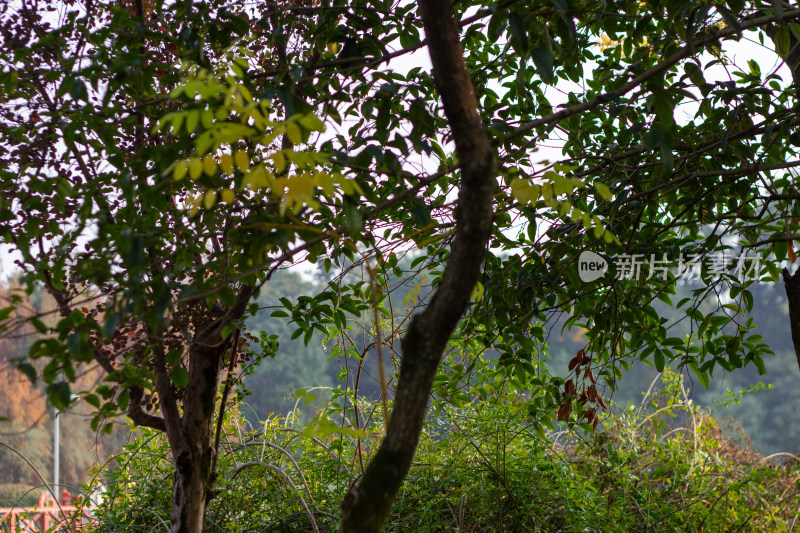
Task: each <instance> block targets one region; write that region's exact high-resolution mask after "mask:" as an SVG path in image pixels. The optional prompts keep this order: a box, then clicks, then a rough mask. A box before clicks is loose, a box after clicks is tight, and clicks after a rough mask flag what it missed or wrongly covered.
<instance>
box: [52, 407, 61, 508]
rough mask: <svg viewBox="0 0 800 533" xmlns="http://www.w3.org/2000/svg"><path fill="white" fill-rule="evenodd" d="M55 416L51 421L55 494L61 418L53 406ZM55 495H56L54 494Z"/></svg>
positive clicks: (57, 481)
mask: <svg viewBox="0 0 800 533" xmlns="http://www.w3.org/2000/svg"><path fill="white" fill-rule="evenodd" d="M54 409H55V412H56V416H55V421H54V422H53V494H54V495H56V494H58V493H59V491H58V486H59V485H60V484H61V483H60V481H61V480H60V479H59V469H60V466H61V464H60V461H59V455H60V451H61V450H60V447H59V442H58V441H59V433H60V427H59V426H60V424H59V419H60V418H61V412H60V411H59V410H58V409H57V408H55V407H54ZM54 497H56V496H54Z"/></svg>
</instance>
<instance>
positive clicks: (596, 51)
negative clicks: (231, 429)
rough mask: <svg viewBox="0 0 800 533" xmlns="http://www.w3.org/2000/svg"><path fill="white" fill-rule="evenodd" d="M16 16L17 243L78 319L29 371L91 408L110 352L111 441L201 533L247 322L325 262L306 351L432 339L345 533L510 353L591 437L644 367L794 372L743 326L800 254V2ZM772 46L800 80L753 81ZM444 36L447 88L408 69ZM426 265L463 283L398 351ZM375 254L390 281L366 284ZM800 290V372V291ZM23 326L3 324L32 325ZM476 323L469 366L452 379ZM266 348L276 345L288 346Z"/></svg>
mask: <svg viewBox="0 0 800 533" xmlns="http://www.w3.org/2000/svg"><path fill="white" fill-rule="evenodd" d="M0 16H1V17H2V20H3V24H2V29H1V30H0V32H1V35H2V43H0V65H1V66H0V91H2V92H0V139H2V142H0V157H2V159H3V160H4V161H5V162H6V165H5V167H4V168H3V169H2V170H0V222H2V226H0V243H2V244H3V245H6V246H10V247H12V248H13V249H14V251H15V253H16V254H17V257H18V261H17V264H18V266H19V268H20V270H21V271H22V272H23V274H24V276H25V278H24V279H25V282H26V283H27V287H28V290H29V291H33V290H34V289H35V288H36V287H44V289H45V290H47V291H48V292H49V293H50V294H51V295H52V297H53V298H54V299H55V301H56V303H57V306H58V311H59V313H60V320H59V321H58V323H57V324H56V325H55V326H54V327H52V328H50V327H48V326H46V325H45V323H44V322H42V320H41V317H33V316H28V317H23V318H24V319H25V320H30V321H31V323H32V324H33V325H34V326H35V327H36V328H37V329H38V330H39V332H40V333H41V334H43V337H42V338H40V339H38V340H36V341H35V342H34V343H33V344H32V346H31V349H30V353H29V359H26V360H20V361H19V367H20V369H21V370H22V371H23V372H25V373H26V374H28V375H29V376H30V377H31V378H36V377H41V378H42V379H43V380H44V382H45V383H46V384H47V390H48V397H49V400H50V401H51V403H53V404H54V405H55V406H56V407H59V408H62V407H65V406H66V405H68V403H69V402H70V398H71V394H72V392H73V391H72V390H71V389H70V386H69V383H70V382H72V381H74V380H75V379H76V377H77V376H78V375H79V374H80V372H81V369H82V368H83V367H85V366H87V365H99V366H100V367H101V368H102V369H103V370H104V371H105V373H106V374H107V376H106V383H105V384H104V385H102V386H100V387H98V388H97V389H96V390H93V391H84V392H83V393H82V396H83V398H84V399H85V400H86V401H87V402H89V403H90V404H91V405H93V406H94V407H95V408H96V409H97V417H96V418H95V420H94V422H93V424H94V425H95V427H98V426H99V425H100V424H101V422H102V420H103V419H105V418H108V417H111V416H114V415H115V414H117V413H119V412H125V413H127V415H128V416H129V417H130V418H131V420H133V422H134V423H136V424H139V425H141V426H148V427H151V428H153V429H158V430H163V431H165V432H166V435H167V438H168V441H169V444H170V448H171V451H172V454H173V456H174V457H175V458H176V470H177V472H176V473H177V476H176V481H175V488H174V493H173V499H174V507H173V516H172V521H173V531H187V532H194V531H200V530H201V529H202V520H203V516H204V513H205V508H206V507H205V506H206V503H207V501H208V499H209V498H210V497H211V495H212V494H213V493H212V490H213V480H214V477H215V468H216V461H217V459H216V457H217V453H218V449H219V448H218V447H219V435H220V428H221V422H217V421H218V420H219V421H221V420H222V414H223V412H224V409H225V405H226V402H227V400H228V399H229V397H230V391H231V387H232V384H231V380H230V379H226V378H231V377H232V375H233V370H235V368H236V365H237V364H238V363H239V362H240V359H241V357H240V356H241V353H242V352H243V351H245V350H253V349H254V348H253V346H252V345H253V344H255V343H257V341H258V339H257V338H256V337H254V336H252V335H251V334H249V333H248V332H247V331H246V330H245V329H244V328H243V324H244V320H245V319H246V318H247V317H248V316H249V315H253V314H254V313H255V312H256V311H257V307H258V306H257V305H253V298H254V297H255V295H256V293H257V292H258V289H259V287H261V286H263V285H264V284H266V283H269V280H270V278H271V276H272V274H273V272H275V271H276V270H277V269H279V268H283V267H285V266H286V265H288V264H290V263H292V262H294V261H309V262H311V263H314V262H320V263H321V264H322V266H323V268H324V269H325V271H326V272H333V273H334V274H335V275H338V277H337V278H334V281H332V282H331V283H330V284H329V285H328V286H327V288H326V289H325V290H323V291H320V293H319V294H317V295H316V296H314V297H308V298H303V299H299V300H298V301H297V302H288V301H287V302H285V308H286V310H285V311H282V312H284V313H286V314H287V315H290V316H291V318H292V321H293V324H294V326H295V327H296V333H295V334H296V335H298V336H304V338H305V339H306V342H308V340H309V339H311V338H312V336H313V335H314V334H315V331H316V332H320V333H324V334H329V335H330V334H337V333H344V332H345V331H346V330H347V328H348V322H349V321H350V320H351V318H352V317H353V316H358V317H360V316H361V314H362V313H366V312H367V311H369V312H370V320H373V322H374V324H375V334H376V336H377V341H376V343H377V346H379V347H382V346H386V347H393V346H394V345H395V343H396V341H397V340H398V339H399V338H401V337H402V338H403V343H402V344H403V349H402V357H401V369H400V373H399V377H398V379H397V381H396V382H395V383H393V384H392V385H391V387H392V389H393V391H392V392H393V394H392V396H393V398H394V401H393V412H392V416H391V418H390V420H389V421H387V430H386V431H387V433H386V439H385V441H384V443H383V445H382V446H381V447H380V449H379V451H378V452H377V453H376V455H375V456H374V457H373V458H372V460H371V462H370V465H369V466H368V467H367V469H366V471H365V473H364V476H363V478H362V479H361V481H360V482H359V484H357V485H355V486H354V487H353V489H352V490H351V491H350V492H349V493H348V495H347V497H346V498H345V501H344V504H343V506H344V512H343V522H342V523H343V528H344V530H346V531H375V530H378V529H379V528H380V527H381V525H382V524H383V521H384V520H385V517H386V515H387V513H388V512H389V508H390V506H391V502H392V500H393V498H394V495H395V494H396V492H397V490H398V489H399V487H400V484H401V483H402V480H403V478H404V476H405V474H406V472H407V471H408V468H409V466H410V463H411V458H412V457H413V453H414V449H415V448H416V445H417V442H418V439H419V435H420V431H421V428H422V424H423V421H424V417H425V411H426V406H427V402H428V398H429V394H430V391H431V388H432V387H435V388H436V392H437V395H438V397H440V398H443V399H444V400H446V401H451V402H458V401H463V400H464V398H465V397H466V398H467V399H468V398H471V397H474V396H475V395H476V394H477V395H479V394H480V391H476V390H466V391H465V390H464V387H465V384H469V383H471V381H470V380H471V373H472V370H473V368H474V364H475V363H474V362H475V360H476V357H478V356H479V355H480V354H482V353H484V352H485V351H486V350H489V349H491V350H494V351H495V352H496V353H498V354H499V360H498V364H499V365H501V366H503V367H504V368H506V369H508V376H509V379H510V381H511V383H512V384H513V386H514V387H515V388H516V389H517V390H520V391H523V390H524V391H527V392H528V393H529V400H528V403H527V410H528V413H529V415H530V416H531V417H533V418H534V420H536V422H537V424H543V425H547V424H550V425H552V424H553V422H554V419H556V418H557V419H560V420H562V421H567V422H568V423H569V424H571V425H574V424H579V423H582V424H584V427H586V428H587V429H589V428H591V426H592V425H596V424H597V420H598V419H597V416H598V413H599V411H600V410H602V408H603V405H604V400H603V397H602V394H601V393H602V390H600V388H599V387H600V384H601V383H604V384H605V385H606V386H608V387H612V388H613V384H614V382H615V380H616V379H618V378H619V377H620V375H621V370H620V369H621V368H625V367H626V366H628V365H629V364H630V361H632V360H634V359H642V360H647V361H650V362H652V364H653V365H654V366H655V367H656V368H658V369H659V370H661V369H663V368H664V366H665V365H666V364H667V363H668V362H670V361H677V362H678V363H679V364H681V365H684V366H686V367H688V368H690V369H691V370H692V371H693V372H694V373H695V374H696V375H697V377H698V379H699V381H700V382H702V383H708V381H709V380H710V379H711V377H712V375H713V372H714V370H715V368H718V367H721V368H723V369H725V370H732V369H735V368H740V367H742V366H744V365H748V364H754V365H756V366H757V367H758V368H759V369H761V368H763V356H764V355H766V354H768V353H769V348H768V347H767V346H766V345H765V344H764V343H763V342H761V338H760V337H759V336H758V335H756V334H753V333H752V332H751V329H752V327H753V324H752V321H751V320H749V319H748V320H744V319H742V318H741V317H743V311H745V310H749V309H750V307H751V306H752V296H751V295H750V293H749V291H748V287H749V286H750V285H751V284H752V283H754V282H757V281H758V280H759V279H761V280H773V281H777V280H778V278H779V276H780V275H781V266H780V265H781V262H782V261H783V260H784V259H786V258H789V260H791V261H794V259H795V254H794V248H793V242H794V241H795V240H797V238H798V234H797V227H798V222H797V219H798V218H799V217H800V207H798V203H797V202H796V200H797V199H798V189H797V180H796V179H795V177H794V176H795V174H793V170H792V169H793V168H794V167H796V166H798V164H800V163H798V162H797V161H796V160H795V155H796V147H797V146H798V145H800V139H798V134H797V133H796V131H795V130H796V128H797V126H798V124H800V117H798V116H797V112H796V98H797V85H796V81H797V80H800V76H799V77H795V72H796V67H800V65H799V64H798V63H797V58H798V57H799V56H798V52H797V50H796V46H797V43H798V42H800V41H799V40H798V39H800V25H798V24H797V23H796V22H795V21H796V20H798V19H800V10H799V9H796V8H794V7H792V6H790V5H788V4H784V3H782V2H780V1H773V2H762V1H754V2H745V1H739V2H728V3H717V4H712V3H707V2H695V1H691V0H668V1H661V0H659V1H655V0H647V1H645V2H640V1H638V0H624V1H614V2H611V1H608V2H601V3H600V5H598V3H597V2H585V1H583V0H570V1H564V0H537V1H534V2H518V1H513V0H512V1H503V2H494V1H485V2H474V3H463V2H457V3H455V4H454V5H453V6H452V9H451V7H450V6H449V5H448V3H443V5H439V4H438V3H436V2H434V1H433V0H421V1H420V2H419V5H417V4H414V3H411V2H393V1H391V0H373V1H366V0H364V1H356V2H341V1H338V0H335V1H321V2H308V1H299V2H294V1H284V0H268V1H266V2H263V3H257V4H254V5H253V4H249V3H244V2H240V1H238V0H230V1H228V0H213V1H210V2H203V3H193V2H191V1H188V2H176V3H167V2H163V1H158V0H155V1H153V0H147V1H145V0H131V1H130V2H122V3H117V2H102V1H101V2H95V1H93V2H88V1H87V2H85V3H84V2H78V1H76V0H69V1H64V2H60V1H56V0H41V1H40V2H34V3H29V2H19V3H7V4H5V5H4V6H3V7H2V14H1V15H0ZM742 47H745V48H748V49H755V50H757V52H756V53H755V54H754V55H756V56H767V55H769V56H770V57H774V58H775V65H776V67H777V65H779V64H780V63H782V62H785V63H786V64H787V65H788V67H789V68H788V70H787V71H782V72H781V73H779V72H778V70H777V68H772V67H769V66H768V65H769V64H768V63H767V62H765V61H755V60H752V61H748V62H747V63H746V64H741V65H740V64H737V62H736V57H735V54H734V51H736V50H741V49H742ZM423 48H427V49H428V51H429V53H430V57H431V61H432V64H433V68H432V69H429V68H426V67H425V66H422V65H420V64H414V65H413V66H410V65H409V62H412V63H418V62H420V59H419V57H420V56H418V55H415V54H417V52H418V51H419V53H421V52H422V49H423ZM404 58H405V59H404ZM404 61H405V62H404ZM783 72H788V74H784V73H783ZM548 147H555V148H556V149H555V150H552V149H550V150H548ZM545 151H546V153H545ZM543 158H544V159H547V161H545V160H543ZM456 192H457V194H458V197H457V199H456ZM415 247H416V248H418V249H419V250H421V253H420V255H419V256H418V257H417V258H416V259H415V260H414V263H413V266H412V268H413V267H414V266H417V267H424V268H426V269H427V270H428V271H430V272H431V277H430V285H431V287H432V288H433V289H434V293H433V296H432V297H431V298H430V300H428V301H426V302H425V303H426V305H425V306H424V310H423V311H422V312H421V313H419V314H417V315H415V317H414V318H413V319H411V320H409V321H405V322H404V321H400V322H399V326H400V327H394V325H395V324H394V323H393V324H392V327H391V328H390V331H389V334H388V335H386V336H382V333H381V327H380V319H379V316H380V314H381V310H385V309H382V305H381V302H382V301H383V300H382V298H381V297H380V295H381V294H382V293H384V292H386V291H387V290H388V287H386V281H387V277H388V275H389V273H397V274H399V275H401V276H402V275H404V274H403V273H402V272H395V270H397V269H398V264H399V261H400V258H401V257H402V256H403V255H404V254H406V253H408V252H409V250H410V249H412V248H415ZM743 250H744V251H747V252H748V253H749V255H747V256H746V257H745V258H744V259H743V260H742V262H741V263H736V262H732V261H729V262H727V263H726V262H724V261H723V262H722V263H721V264H720V262H719V261H718V260H715V259H714V257H715V256H720V255H721V254H725V253H727V254H733V253H735V254H736V255H737V257H741V252H742V251H743ZM589 251H590V252H594V253H597V254H599V255H600V256H601V257H605V258H612V257H617V258H620V257H626V258H628V259H630V258H639V259H644V258H647V259H649V261H650V262H649V265H650V266H651V268H652V265H653V264H654V263H655V262H656V261H657V260H659V261H662V263H666V262H680V263H681V264H683V265H684V267H686V270H687V271H689V269H690V267H691V268H692V269H694V270H691V272H692V273H693V275H694V276H696V278H697V279H699V280H702V282H703V284H704V287H703V288H702V289H700V290H698V291H695V293H694V294H693V295H692V297H690V298H684V299H682V300H681V301H676V302H673V301H672V300H671V299H670V297H671V296H672V295H674V294H675V287H676V283H677V282H678V280H677V278H678V277H679V276H678V275H679V274H680V272H674V271H670V270H669V269H663V270H661V271H660V272H659V274H660V275H653V271H652V270H651V271H650V272H649V274H650V275H649V276H646V278H645V277H644V276H643V277H641V278H640V279H634V278H633V277H632V276H625V275H623V274H622V272H621V271H619V270H617V272H616V274H617V275H614V274H615V273H614V272H613V271H612V272H609V273H607V275H606V276H604V277H601V278H600V279H596V280H594V281H590V282H584V281H581V278H580V275H579V271H578V270H579V265H578V263H579V259H578V258H579V254H580V253H581V252H589ZM714 261H717V262H714ZM360 265H364V266H365V268H366V269H367V270H368V273H369V276H368V280H367V281H359V282H354V283H350V282H349V281H348V279H347V276H346V274H347V272H348V271H350V270H352V269H353V268H355V267H357V266H360ZM692 265H694V266H692ZM756 265H763V267H764V268H763V271H760V270H758V269H757V268H755V266H756ZM712 266H713V268H712ZM737 269H738V270H737ZM612 270H613V269H612ZM743 270H744V271H745V272H746V273H748V274H750V275H748V276H742V275H740V274H742V271H743ZM783 276H784V280H785V283H786V287H787V295H788V296H789V299H790V308H791V309H790V310H791V318H792V325H793V333H794V334H793V338H794V340H795V346H796V347H798V348H799V349H798V353H800V274H797V275H794V276H792V275H791V274H790V272H789V271H783ZM337 281H338V282H337ZM720 295H722V296H721V298H718V297H719V296H720ZM709 298H711V299H712V300H713V301H714V302H716V303H717V305H716V306H715V310H714V311H712V312H702V311H701V309H700V303H701V302H703V301H704V300H708V299H709ZM658 300H661V301H663V302H666V303H667V304H669V305H674V306H675V307H677V308H680V309H684V310H685V312H686V316H687V320H688V321H690V322H691V324H692V335H690V336H689V337H688V338H684V337H675V336H672V335H671V334H670V325H669V324H667V323H665V322H664V319H662V318H660V316H659V314H658V312H657V301H658ZM15 307H16V302H14V301H12V302H9V303H8V305H6V306H5V307H3V308H0V319H5V320H6V323H5V324H4V327H10V326H12V325H13V324H9V322H13V320H19V319H15V318H14V317H15V316H16V315H13V314H12V313H14V312H15ZM465 310H468V311H469V312H468V313H467V315H466V316H463V320H462V315H463V313H464V311H465ZM558 313H568V314H569V315H570V319H569V321H568V325H569V326H570V327H580V328H583V329H585V331H586V338H587V340H588V342H587V345H586V347H585V348H584V349H583V350H581V351H580V352H579V353H578V355H577V356H576V358H575V359H574V360H573V362H572V363H570V366H569V368H568V372H569V375H565V376H562V377H551V376H549V375H547V374H546V373H544V372H542V371H541V369H540V368H539V367H538V366H537V365H536V364H535V362H536V360H537V359H538V357H539V355H540V354H541V353H542V349H543V347H544V345H545V343H546V339H547V330H548V324H549V323H551V322H550V321H551V320H552V318H553V316H554V315H555V314H558ZM348 314H349V315H351V316H350V317H349V316H348ZM387 314H390V313H388V311H387ZM459 320H461V322H460V324H459ZM454 331H455V336H454V337H453V338H452V342H450V344H449V346H450V348H448V353H456V354H460V356H461V357H462V360H460V361H454V362H452V363H450V362H448V364H447V365H446V366H445V367H444V368H445V369H446V372H443V373H441V374H440V375H439V376H437V375H436V371H437V369H438V368H439V363H440V361H441V359H442V356H443V352H444V351H445V349H446V346H448V342H449V341H450V340H451V335H452V334H453V333H454ZM248 346H250V347H248ZM261 348H263V351H262V352H261V355H270V354H274V349H275V346H274V339H271V340H270V339H266V340H265V342H264V343H263V346H261ZM256 352H258V350H256ZM379 353H380V350H379ZM37 360H43V361H46V363H45V364H43V365H41V366H40V367H37V366H36V365H35V362H36V361H37ZM220 382H221V383H222V386H221V387H219V386H218V384H219V383H220ZM382 382H384V387H385V386H386V385H385V384H386V380H384V379H382ZM218 388H221V390H222V394H221V401H220V403H219V407H218V406H217V404H218V400H220V399H219V398H218V395H217V392H218ZM378 489H380V490H378Z"/></svg>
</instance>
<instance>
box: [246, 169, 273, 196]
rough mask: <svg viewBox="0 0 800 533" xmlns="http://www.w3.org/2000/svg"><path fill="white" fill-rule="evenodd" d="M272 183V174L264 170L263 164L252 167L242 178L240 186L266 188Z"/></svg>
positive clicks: (254, 188) (255, 188)
mask: <svg viewBox="0 0 800 533" xmlns="http://www.w3.org/2000/svg"><path fill="white" fill-rule="evenodd" d="M272 185H273V180H272V174H270V173H269V172H267V171H266V169H265V168H264V165H258V166H255V167H252V168H251V169H250V170H248V171H247V173H245V176H244V178H243V179H242V188H243V189H244V188H246V187H250V188H251V189H253V190H258V189H266V188H267V187H270V186H272Z"/></svg>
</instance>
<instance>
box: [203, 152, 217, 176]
mask: <svg viewBox="0 0 800 533" xmlns="http://www.w3.org/2000/svg"><path fill="white" fill-rule="evenodd" d="M203 172H205V173H206V176H213V175H214V174H216V172H217V162H216V161H214V156H212V155H211V154H208V155H207V156H205V157H204V158H203Z"/></svg>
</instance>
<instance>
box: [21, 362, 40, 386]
mask: <svg viewBox="0 0 800 533" xmlns="http://www.w3.org/2000/svg"><path fill="white" fill-rule="evenodd" d="M17 368H18V369H19V371H20V372H22V373H23V374H25V375H26V376H27V377H28V379H29V380H30V382H31V385H36V369H35V368H34V367H33V365H31V364H29V363H19V364H18V365H17Z"/></svg>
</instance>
